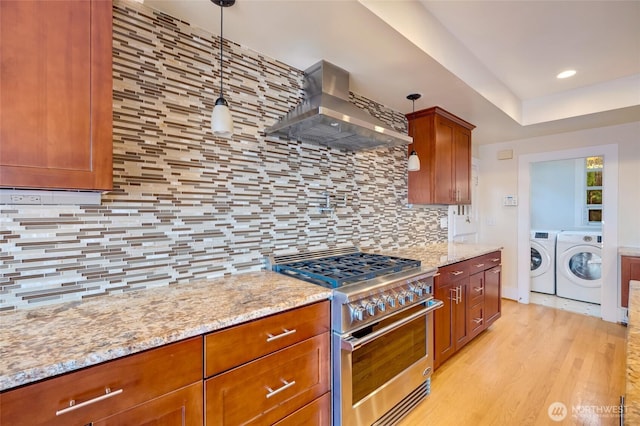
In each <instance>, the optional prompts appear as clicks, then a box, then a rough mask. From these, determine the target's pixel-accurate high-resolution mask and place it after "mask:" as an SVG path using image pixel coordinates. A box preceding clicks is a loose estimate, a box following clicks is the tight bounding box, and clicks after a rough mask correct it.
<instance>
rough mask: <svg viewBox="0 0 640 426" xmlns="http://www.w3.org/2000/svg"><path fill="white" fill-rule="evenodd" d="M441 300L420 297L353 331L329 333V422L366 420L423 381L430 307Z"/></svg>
mask: <svg viewBox="0 0 640 426" xmlns="http://www.w3.org/2000/svg"><path fill="white" fill-rule="evenodd" d="M442 305H443V302H441V301H440V300H435V299H430V300H425V301H424V302H422V303H420V304H417V305H415V306H412V307H409V308H407V309H405V310H403V311H400V312H396V313H394V314H393V315H391V316H390V317H387V318H385V319H382V320H381V321H379V322H377V323H373V324H370V325H368V326H366V327H365V328H363V329H361V330H358V331H356V332H352V333H350V334H343V335H339V334H334V345H333V348H334V349H333V361H334V369H333V375H334V377H333V380H334V387H333V391H334V425H345V426H346V425H371V424H372V423H373V422H375V421H376V420H377V419H379V418H380V417H381V416H383V415H384V414H385V413H387V412H388V411H389V410H391V409H392V408H393V407H394V406H395V405H396V404H398V403H399V402H400V401H402V399H404V398H405V397H406V396H407V395H409V394H410V393H411V392H412V391H413V390H414V389H417V388H418V387H420V386H428V384H427V383H426V381H427V379H429V377H430V376H431V371H432V368H433V311H434V310H435V309H438V308H440V307H442ZM427 394H428V389H426V393H425V396H426V395H427Z"/></svg>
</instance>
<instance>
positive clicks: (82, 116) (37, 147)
mask: <svg viewBox="0 0 640 426" xmlns="http://www.w3.org/2000/svg"><path fill="white" fill-rule="evenodd" d="M0 58H1V61H2V72H1V73H0V87H2V90H0V186H1V187H16V188H49V189H80V190H83V189H84V190H109V189H111V188H112V175H113V167H112V77H111V76H112V71H111V69H112V67H111V63H112V2H111V0H60V1H46V0H42V1H22V0H2V1H1V2H0Z"/></svg>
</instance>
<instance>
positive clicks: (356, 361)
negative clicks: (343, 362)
mask: <svg viewBox="0 0 640 426" xmlns="http://www.w3.org/2000/svg"><path fill="white" fill-rule="evenodd" d="M422 309H424V306H423V305H418V306H415V307H413V308H411V309H407V310H406V311H404V312H401V313H398V314H397V315H393V316H392V317H391V318H390V319H387V320H383V321H379V322H377V323H375V324H373V325H370V326H368V327H366V328H365V329H363V330H359V331H358V332H355V333H353V337H356V338H362V337H365V336H366V335H367V334H370V333H373V332H375V331H376V330H379V329H381V328H383V327H386V326H389V325H390V324H392V323H394V322H397V321H398V320H401V319H402V318H405V317H408V316H410V315H412V314H414V313H416V312H417V311H420V310H422ZM427 338H428V332H427V321H426V318H425V316H420V317H418V318H416V319H414V320H413V321H409V322H408V323H406V324H404V325H403V326H401V327H399V328H397V329H395V330H393V331H391V332H389V333H387V334H384V335H382V336H380V337H378V338H376V339H374V340H372V341H370V342H369V343H367V344H365V345H363V346H361V347H359V348H358V349H356V350H354V351H353V353H352V360H351V362H352V365H351V367H352V381H351V383H352V394H351V395H352V404H353V405H356V404H357V403H358V402H359V401H361V400H362V399H364V398H366V397H367V396H368V395H370V394H371V393H373V392H374V391H376V390H377V389H379V388H380V387H382V386H383V385H384V384H385V383H387V382H389V381H390V380H391V379H393V378H394V377H396V376H398V375H399V374H400V373H402V372H403V371H404V370H406V369H407V368H408V367H410V366H411V365H413V364H414V363H416V362H417V361H420V360H421V359H424V358H425V356H427V351H428V345H427Z"/></svg>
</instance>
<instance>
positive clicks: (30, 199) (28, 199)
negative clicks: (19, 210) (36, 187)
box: [9, 194, 42, 204]
mask: <svg viewBox="0 0 640 426" xmlns="http://www.w3.org/2000/svg"><path fill="white" fill-rule="evenodd" d="M9 200H10V201H11V204H42V197H41V196H40V195H24V194H12V195H10V196H9Z"/></svg>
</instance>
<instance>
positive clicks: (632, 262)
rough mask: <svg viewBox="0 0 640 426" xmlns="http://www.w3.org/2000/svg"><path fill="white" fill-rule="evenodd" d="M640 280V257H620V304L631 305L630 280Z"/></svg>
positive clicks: (623, 305) (625, 306)
mask: <svg viewBox="0 0 640 426" xmlns="http://www.w3.org/2000/svg"><path fill="white" fill-rule="evenodd" d="M631 280H640V257H634V256H622V257H621V258H620V286H621V291H620V306H622V307H624V308H627V307H629V281H631Z"/></svg>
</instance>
